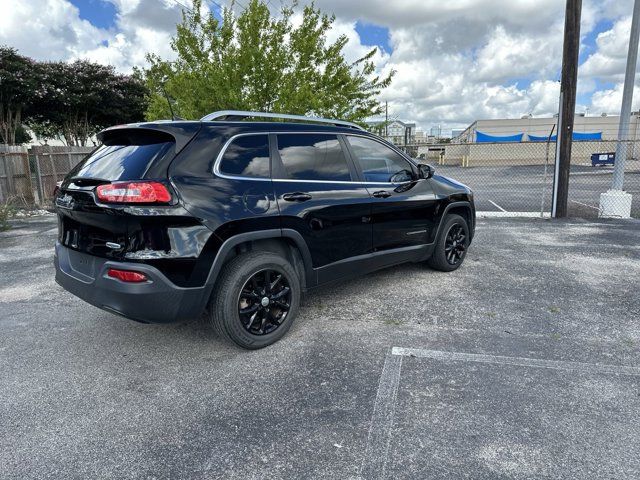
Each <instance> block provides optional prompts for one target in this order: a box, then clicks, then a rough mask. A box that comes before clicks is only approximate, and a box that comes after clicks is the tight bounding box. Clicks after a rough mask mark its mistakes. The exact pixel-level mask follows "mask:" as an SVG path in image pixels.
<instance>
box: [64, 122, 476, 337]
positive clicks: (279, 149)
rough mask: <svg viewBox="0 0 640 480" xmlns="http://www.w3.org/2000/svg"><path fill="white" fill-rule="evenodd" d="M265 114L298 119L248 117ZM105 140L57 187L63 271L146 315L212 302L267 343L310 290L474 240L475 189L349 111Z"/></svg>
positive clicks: (433, 261)
mask: <svg viewBox="0 0 640 480" xmlns="http://www.w3.org/2000/svg"><path fill="white" fill-rule="evenodd" d="M261 117H275V118H278V119H288V120H293V122H272V121H269V122H258V121H246V119H247V118H261ZM269 119H270V120H271V119H272V118H269ZM98 138H99V139H100V141H101V142H102V146H100V147H99V148H98V149H96V150H95V151H94V152H93V153H92V154H91V155H89V156H88V157H87V158H86V159H85V160H84V161H82V162H81V163H80V164H78V165H77V166H76V167H75V168H74V169H73V170H72V171H71V172H70V173H69V175H68V176H67V177H66V179H65V180H64V182H63V183H62V185H61V186H60V188H59V189H58V191H57V192H56V197H55V206H56V210H57V214H58V219H59V238H58V242H57V244H56V249H55V265H56V281H57V282H58V283H59V284H60V285H62V286H63V287H64V288H65V289H66V290H68V291H70V292H71V293H73V294H75V295H77V296H78V297H80V298H82V299H84V300H86V301H87V302H89V303H91V304H93V305H95V306H97V307H100V308H102V309H105V310H107V311H109V312H113V313H117V314H120V315H123V316H125V317H127V318H130V319H133V320H138V321H141V322H156V323H164V322H173V321H176V320H180V319H187V318H191V317H197V316H200V315H201V314H202V312H203V311H206V312H207V319H208V321H209V322H210V323H211V324H212V325H213V327H214V328H215V329H216V330H217V331H218V332H219V333H220V334H221V335H222V336H224V337H227V338H229V339H231V340H233V341H234V342H235V343H237V344H238V345H240V346H242V347H245V348H260V347H264V346H266V345H269V344H271V343H273V342H275V341H276V340H278V339H280V338H281V337H282V336H283V335H284V334H285V333H286V331H287V330H288V329H289V327H290V326H291V323H292V322H293V320H294V319H295V317H296V315H297V313H298V308H299V304H300V295H301V294H302V293H303V292H304V291H305V290H308V289H311V288H313V287H316V286H318V285H322V284H325V283H327V282H331V281H335V280H339V279H344V278H347V277H353V276H356V275H362V274H364V273H367V272H371V271H373V270H377V269H380V268H384V267H388V266H391V265H396V264H399V263H403V262H422V261H426V262H427V263H428V264H429V265H431V266H432V267H433V268H435V269H438V270H443V271H452V270H455V269H457V268H458V267H459V266H460V265H461V264H462V262H463V261H464V258H465V255H466V253H467V249H468V247H469V245H470V243H471V240H472V238H473V234H474V228H475V207H474V203H473V195H472V192H471V191H470V190H469V188H467V187H466V186H464V185H462V184H460V183H457V182H455V181H453V180H451V179H447V178H445V177H441V176H437V175H434V170H433V168H432V167H430V166H428V165H424V164H416V163H415V162H414V161H413V160H412V159H410V158H408V157H407V156H406V155H405V154H404V153H403V152H401V151H399V150H398V149H396V148H395V147H394V146H393V145H391V144H389V143H387V142H385V141H384V140H382V139H381V138H379V137H377V136H375V135H373V134H371V133H368V132H366V131H363V130H362V129H361V128H360V127H358V126H357V125H355V124H351V123H348V122H343V121H339V120H326V119H311V118H307V117H298V116H289V115H274V114H265V113H257V112H233V111H231V112H218V113H214V114H211V115H207V116H206V117H204V118H203V119H202V120H201V121H198V122H194V121H172V122H151V123H140V124H132V125H123V126H117V127H113V128H109V129H107V130H105V131H103V132H101V133H100V134H99V136H98ZM408 295H410V292H408ZM327 321H330V320H329V319H328V320H327ZM327 327H329V326H328V325H327Z"/></svg>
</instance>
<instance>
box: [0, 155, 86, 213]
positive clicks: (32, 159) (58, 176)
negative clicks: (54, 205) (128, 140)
mask: <svg viewBox="0 0 640 480" xmlns="http://www.w3.org/2000/svg"><path fill="white" fill-rule="evenodd" d="M92 150H93V147H65V146H56V147H53V146H47V145H45V146H39V147H31V148H27V147H21V146H9V145H0V202H7V201H12V202H15V203H18V204H24V205H34V204H35V205H40V206H46V205H47V204H48V203H49V202H50V201H51V198H52V196H53V191H54V189H55V186H56V182H59V181H60V180H62V179H63V178H64V177H65V175H66V174H67V173H68V172H69V171H70V170H71V169H72V168H73V167H74V166H75V165H76V164H77V163H78V162H79V161H80V160H82V159H83V158H84V157H85V156H86V155H87V154H88V153H89V152H91V151H92Z"/></svg>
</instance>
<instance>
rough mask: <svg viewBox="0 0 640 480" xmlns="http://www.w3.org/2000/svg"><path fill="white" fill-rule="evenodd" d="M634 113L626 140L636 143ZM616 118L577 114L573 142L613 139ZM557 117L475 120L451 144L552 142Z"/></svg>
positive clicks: (638, 135)
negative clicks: (548, 140) (549, 139)
mask: <svg viewBox="0 0 640 480" xmlns="http://www.w3.org/2000/svg"><path fill="white" fill-rule="evenodd" d="M638 114H639V113H638V112H634V113H633V114H632V115H631V122H630V125H629V138H630V139H631V140H640V131H638V130H639V129H640V121H639V120H638ZM619 121H620V117H619V116H608V115H604V114H603V115H602V116H599V117H587V116H585V115H584V114H577V115H576V117H575V122H574V127H573V131H574V140H591V141H597V140H614V139H616V138H617V137H618V124H619ZM557 122H558V118H557V117H551V118H550V117H547V118H543V117H539V118H537V117H533V116H531V115H526V116H524V117H522V118H518V119H497V120H476V121H475V122H473V123H472V124H471V125H469V126H468V127H467V128H466V129H465V130H463V131H462V132H461V133H459V134H458V135H457V136H455V137H454V138H453V143H492V142H535V141H546V140H547V139H548V138H549V136H550V135H551V140H552V141H555V139H556V138H555V134H556V133H557V129H558V125H557Z"/></svg>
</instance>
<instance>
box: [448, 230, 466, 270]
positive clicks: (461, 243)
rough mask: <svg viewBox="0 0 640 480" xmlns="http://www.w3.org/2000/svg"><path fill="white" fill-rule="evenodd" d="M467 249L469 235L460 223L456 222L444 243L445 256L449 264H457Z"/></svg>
mask: <svg viewBox="0 0 640 480" xmlns="http://www.w3.org/2000/svg"><path fill="white" fill-rule="evenodd" d="M466 249H467V235H466V234H465V230H464V228H463V227H462V225H460V224H459V223H454V224H453V225H451V227H450V228H449V231H448V232H447V237H446V239H445V244H444V252H445V258H446V259H447V262H448V263H449V265H457V264H458V263H460V262H461V261H462V259H463V258H464V253H465V251H466Z"/></svg>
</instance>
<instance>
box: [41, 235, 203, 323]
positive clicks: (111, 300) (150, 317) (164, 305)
mask: <svg viewBox="0 0 640 480" xmlns="http://www.w3.org/2000/svg"><path fill="white" fill-rule="evenodd" d="M54 263H55V267H56V282H57V283H58V284H59V285H60V286H62V288H64V289H65V290H67V291H68V292H70V293H72V294H74V295H75V296H77V297H79V298H81V299H82V300H84V301H85V302H88V303H90V304H91V305H94V306H96V307H98V308H102V309H104V310H107V311H109V312H111V313H116V314H118V315H122V316H124V317H127V318H129V319H131V320H136V321H139V322H144V323H172V322H176V321H179V320H185V319H189V318H195V317H197V316H199V315H200V314H201V313H202V311H203V310H204V307H205V306H206V303H207V291H208V290H207V289H206V288H205V287H196V288H182V287H178V286H176V285H174V284H173V283H172V282H171V281H169V280H168V279H167V278H166V277H165V276H164V275H163V274H162V273H161V272H160V271H159V270H158V269H157V268H154V267H152V266H149V265H145V264H141V263H123V262H114V261H111V260H107V259H105V258H100V257H96V256H93V255H87V254H85V253H81V252H77V251H75V250H71V249H69V248H67V247H64V246H63V245H61V244H60V243H58V242H56V248H55V256H54ZM109 268H121V269H129V270H136V271H139V272H143V273H144V274H146V275H147V277H148V278H149V281H148V282H144V283H125V282H121V281H120V280H116V279H114V278H110V277H108V276H107V270H108V269H109Z"/></svg>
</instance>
